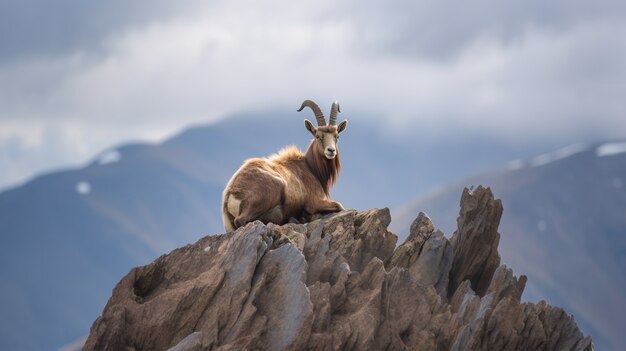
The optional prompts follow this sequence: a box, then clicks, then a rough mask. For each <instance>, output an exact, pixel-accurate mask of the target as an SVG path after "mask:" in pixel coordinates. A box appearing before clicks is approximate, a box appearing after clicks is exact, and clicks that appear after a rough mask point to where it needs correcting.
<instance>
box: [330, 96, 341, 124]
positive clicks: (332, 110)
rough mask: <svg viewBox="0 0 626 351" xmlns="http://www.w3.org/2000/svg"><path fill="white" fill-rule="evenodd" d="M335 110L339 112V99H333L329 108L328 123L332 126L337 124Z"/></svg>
mask: <svg viewBox="0 0 626 351" xmlns="http://www.w3.org/2000/svg"><path fill="white" fill-rule="evenodd" d="M337 112H341V110H340V109H339V101H337V100H335V102H333V106H332V107H331V108H330V117H329V118H328V124H329V125H331V126H334V125H336V124H337Z"/></svg>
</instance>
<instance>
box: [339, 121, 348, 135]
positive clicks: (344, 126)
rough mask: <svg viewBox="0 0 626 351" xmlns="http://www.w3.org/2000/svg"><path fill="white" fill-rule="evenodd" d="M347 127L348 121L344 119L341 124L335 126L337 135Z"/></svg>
mask: <svg viewBox="0 0 626 351" xmlns="http://www.w3.org/2000/svg"><path fill="white" fill-rule="evenodd" d="M347 126H348V120H347V119H345V120H343V122H341V123H339V125H338V126H337V133H341V132H343V131H344V130H345V129H346V127H347Z"/></svg>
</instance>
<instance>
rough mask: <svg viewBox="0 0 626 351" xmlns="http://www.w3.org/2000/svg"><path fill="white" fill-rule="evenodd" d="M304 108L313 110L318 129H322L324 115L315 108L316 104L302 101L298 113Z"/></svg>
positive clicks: (318, 108)
mask: <svg viewBox="0 0 626 351" xmlns="http://www.w3.org/2000/svg"><path fill="white" fill-rule="evenodd" d="M305 107H310V108H311V110H313V113H314V114H315V118H316V119H317V126H318V127H323V126H325V125H326V119H324V114H323V113H322V110H321V109H320V107H319V106H317V104H316V103H314V102H313V101H311V100H304V102H303V103H302V106H300V109H299V110H298V112H300V111H302V110H303V109H304V108H305Z"/></svg>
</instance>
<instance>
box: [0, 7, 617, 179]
mask: <svg viewBox="0 0 626 351" xmlns="http://www.w3.org/2000/svg"><path fill="white" fill-rule="evenodd" d="M62 4H64V5H63V6H60V7H59V8H55V9H54V11H52V13H51V15H50V18H48V17H45V16H43V15H38V14H37V13H38V12H37V11H32V9H33V7H37V8H40V9H43V8H44V7H45V6H48V5H42V3H38V2H32V1H31V2H27V3H26V2H25V3H24V5H17V4H13V5H6V4H4V5H2V6H5V7H6V6H13V7H15V6H18V7H19V9H18V10H15V11H16V12H17V15H15V16H10V15H7V14H6V13H11V12H6V11H0V12H1V13H4V14H5V15H2V16H4V17H3V18H2V19H3V20H7V21H8V22H4V21H0V22H2V23H3V24H2V25H3V26H8V25H9V24H7V23H14V24H15V23H17V24H18V27H19V26H22V27H24V26H27V24H28V25H30V26H32V29H31V31H24V32H23V33H20V34H23V35H24V37H23V38H19V37H17V38H9V39H7V36H3V37H2V38H3V39H0V45H2V46H1V47H2V48H3V49H6V50H2V52H4V53H5V54H4V56H2V57H0V124H2V125H9V124H10V125H14V126H19V128H17V127H16V128H17V129H20V130H22V131H24V130H29V129H30V128H33V130H37V131H41V130H47V129H49V128H52V129H55V130H57V131H59V130H76V131H80V132H77V133H78V134H80V135H82V139H81V138H72V137H69V136H68V134H67V133H62V132H52V133H48V134H47V135H51V136H50V137H49V138H61V139H63V140H58V141H56V143H57V144H58V145H67V147H64V150H66V151H64V152H61V153H59V154H58V155H56V157H52V159H54V160H57V162H59V164H62V163H64V162H65V163H67V162H69V161H72V162H76V160H78V159H80V160H84V159H85V158H86V157H87V156H86V155H93V154H94V153H96V152H98V151H100V150H102V149H104V148H105V147H106V146H108V145H110V144H114V143H117V142H121V141H124V140H126V139H128V138H132V139H137V138H150V139H152V140H154V139H158V138H162V137H163V136H165V135H167V134H169V133H172V132H174V131H176V130H178V129H180V128H183V127H184V126H186V125H189V124H193V123H201V122H210V121H215V120H217V119H219V118H223V117H224V116H227V115H229V114H231V113H237V112H240V111H242V110H259V109H265V108H282V109H285V110H289V111H291V110H293V109H294V108H295V107H294V106H296V107H297V105H298V104H299V102H300V101H302V100H303V99H305V98H313V99H316V100H317V101H319V102H320V103H321V104H324V101H326V102H328V103H330V101H332V100H334V99H336V98H338V99H340V100H341V102H342V110H343V111H344V114H345V115H346V117H348V116H350V117H352V116H354V117H352V119H354V118H356V117H357V116H358V118H360V119H361V120H364V119H366V118H372V117H378V116H385V117H386V121H387V122H388V123H387V125H389V126H390V129H392V130H404V131H411V130H413V129H415V128H420V130H422V131H424V132H427V133H430V134H434V135H454V134H469V133H474V134H480V135H486V136H489V137H493V138H502V139H505V140H510V141H511V142H520V143H521V142H528V141H529V140H537V139H551V140H552V139H558V140H562V141H563V144H570V143H574V142H578V141H585V140H588V139H592V138H609V137H619V136H623V135H624V134H625V133H626V119H625V118H623V116H624V113H625V112H626V102H624V100H623V98H622V96H621V92H622V91H624V90H625V88H626V87H624V84H626V83H624V82H626V35H625V34H626V25H625V24H624V23H626V22H624V21H623V17H624V10H623V8H624V7H626V6H624V5H621V4H620V3H618V2H615V3H611V2H606V3H603V4H601V3H594V4H591V5H590V4H587V2H582V1H578V2H577V3H576V4H573V3H572V2H565V1H559V2H551V3H550V4H545V3H543V2H538V1H534V2H530V3H524V4H513V3H506V4H505V3H500V2H496V1H493V0H490V1H487V0H485V1H480V2H478V3H472V6H469V4H468V5H458V4H456V3H452V2H448V1H444V2H418V3H415V2H408V1H404V2H394V3H385V4H382V3H380V4H369V3H368V4H361V3H356V2H348V3H345V2H344V3H340V4H338V3H336V2H330V1H316V2H306V3H293V2H288V1H277V2H272V3H271V4H269V5H268V4H263V5H261V4H259V3H257V2H252V1H234V2H226V1H217V2H211V3H210V4H201V3H200V2H191V3H181V2H177V3H176V5H168V3H166V2H157V3H155V4H154V5H152V4H153V3H152V2H150V3H149V4H150V5H147V4H148V3H147V2H140V3H138V4H134V5H128V6H130V7H128V6H127V5H126V3H123V4H122V3H121V2H118V1H116V2H109V3H107V5H103V4H101V5H99V6H100V7H102V6H104V8H100V9H99V10H92V9H88V8H86V7H83V6H82V5H80V4H74V3H73V2H69V1H65V2H63V3H62ZM35 5H36V6H35ZM592 5H593V6H592ZM29 6H30V7H29ZM42 6H43V7H42ZM459 6H462V7H463V6H464V8H461V7H459ZM66 15H68V16H69V17H68V19H67V20H63V18H65V17H63V16H66ZM118 15H119V16H118ZM44 17H45V18H44ZM37 21H41V23H39V24H38V22H37ZM62 23H65V25H64V26H61V25H60V24H62ZM47 27H49V28H47ZM48 32H49V33H48ZM79 32H80V33H82V34H77V33H79ZM50 40H51V41H50ZM18 41H19V43H17V42H18ZM39 41H46V42H48V41H50V44H49V45H50V47H48V46H46V45H39V44H40V42H39ZM18 44H19V45H18ZM20 45H21V46H20ZM24 45H26V46H27V47H22V46H24ZM17 58H19V59H17ZM364 123H365V122H364ZM120 126H124V127H123V128H120ZM398 126H402V128H396V127H398ZM16 128H13V129H11V130H17V129H16ZM26 134H28V133H26V132H19V133H18V132H11V133H9V132H6V133H3V135H4V136H2V135H0V143H1V144H2V145H9V144H10V145H14V146H13V148H14V149H15V148H16V147H17V146H15V145H22V146H19V147H17V148H19V149H20V150H22V151H21V153H20V157H22V158H25V159H28V158H32V159H33V160H35V159H37V157H35V156H36V154H37V152H36V151H33V150H36V148H34V149H33V148H27V147H24V146H23V145H26V144H25V142H20V143H21V144H20V143H17V144H16V142H15V140H16V139H15V138H22V139H23V138H25V135H26ZM31 134H32V135H31V136H29V137H28V138H30V139H29V140H31V141H32V140H39V141H38V142H40V143H44V142H46V143H47V142H50V141H49V140H48V141H44V139H43V137H41V136H42V135H44V133H43V132H38V133H34V134H33V133H31ZM33 135H35V136H33ZM37 135H39V136H40V137H37ZM52 135H54V136H52ZM10 138H11V139H10ZM37 138H39V139H37ZM9 139H10V140H13V141H11V142H9V141H8V140H9ZM20 140H21V139H20ZM24 140H26V139H24ZM81 140H82V141H81ZM84 140H87V142H85V141H84ZM5 147H7V148H8V146H5ZM10 154H11V155H14V154H15V152H13V153H10ZM29 155H30V156H29ZM13 162H17V161H16V160H15V159H13V158H12V156H7V157H6V160H5V162H4V163H5V164H10V163H13ZM20 162H21V161H20ZM35 163H36V162H35V161H33V162H30V163H29V164H35ZM5 164H2V165H0V166H2V167H4V166H5ZM26 169H28V167H26V166H24V168H23V170H20V171H15V174H19V173H22V174H27V173H28V172H27V171H26ZM16 177H17V176H16ZM6 181H7V180H6V179H0V184H2V183H3V182H6Z"/></svg>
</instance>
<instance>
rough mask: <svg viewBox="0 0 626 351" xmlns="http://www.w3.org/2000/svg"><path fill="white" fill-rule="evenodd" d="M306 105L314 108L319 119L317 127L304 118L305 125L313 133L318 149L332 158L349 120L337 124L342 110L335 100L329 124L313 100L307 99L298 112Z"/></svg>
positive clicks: (335, 154)
mask: <svg viewBox="0 0 626 351" xmlns="http://www.w3.org/2000/svg"><path fill="white" fill-rule="evenodd" d="M305 107H309V108H310V109H311V110H313V113H314V114H315V118H316V119H317V128H315V127H314V126H313V123H311V121H309V120H308V119H305V120H304V126H305V127H306V129H307V130H308V131H309V132H311V134H313V137H314V138H315V139H314V143H315V148H316V150H317V151H318V152H319V153H320V154H323V155H324V156H325V157H326V158H327V159H329V160H332V159H334V158H335V156H337V153H338V151H337V140H339V133H341V132H343V131H344V130H345V129H346V126H347V125H348V121H347V120H344V121H342V122H341V123H339V125H337V113H338V112H341V110H340V109H339V103H338V102H337V101H335V102H333V105H332V107H331V109H330V119H329V123H328V125H326V119H325V118H324V114H323V113H322V110H320V108H319V106H317V104H316V103H314V102H313V101H311V100H305V101H304V102H303V103H302V106H301V107H300V109H299V110H298V112H300V111H302V110H303V109H304V108H305Z"/></svg>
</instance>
